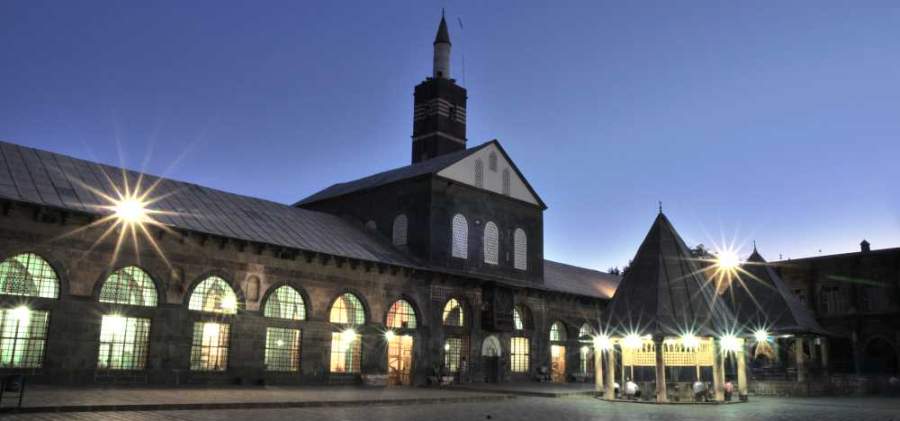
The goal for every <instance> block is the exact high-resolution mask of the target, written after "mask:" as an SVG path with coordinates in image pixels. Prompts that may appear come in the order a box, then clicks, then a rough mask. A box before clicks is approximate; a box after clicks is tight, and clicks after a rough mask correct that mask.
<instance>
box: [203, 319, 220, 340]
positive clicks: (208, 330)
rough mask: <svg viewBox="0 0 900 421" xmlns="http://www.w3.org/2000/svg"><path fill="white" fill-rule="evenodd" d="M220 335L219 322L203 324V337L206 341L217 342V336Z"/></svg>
mask: <svg viewBox="0 0 900 421" xmlns="http://www.w3.org/2000/svg"><path fill="white" fill-rule="evenodd" d="M218 337H219V325H218V324H217V323H204V324H203V339H204V341H203V342H204V343H206V342H217V338H218Z"/></svg>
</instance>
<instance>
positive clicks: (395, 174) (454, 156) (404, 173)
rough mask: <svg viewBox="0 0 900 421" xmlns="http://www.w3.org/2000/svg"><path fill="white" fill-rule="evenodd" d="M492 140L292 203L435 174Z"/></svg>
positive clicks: (330, 188)
mask: <svg viewBox="0 0 900 421" xmlns="http://www.w3.org/2000/svg"><path fill="white" fill-rule="evenodd" d="M492 142H496V140H492V141H490V142H485V143H482V144H481V145H478V146H475V147H473V148H469V149H465V150H461V151H457V152H452V153H448V154H445V155H441V156H438V157H435V158H432V159H429V160H427V161H422V162H418V163H415V164H412V165H407V166H405V167H400V168H394V169H392V170H387V171H384V172H380V173H378V174H374V175H370V176H368V177H363V178H360V179H357V180H353V181H348V182H345V183H337V184H333V185H331V186H329V187H328V188H326V189H324V190H321V191H319V192H318V193H315V194H312V195H310V196H307V197H306V198H304V199H302V200H300V201H299V202H297V203H294V206H298V205H305V204H308V203H313V202H319V201H322V200H326V199H331V198H335V197H338V196H343V195H345V194H350V193H354V192H357V191H361V190H368V189H373V188H376V187H380V186H383V185H386V184H390V183H393V182H396V181H400V180H406V179H409V178H414V177H418V176H420V175H425V174H437V173H438V172H439V171H441V170H443V169H444V168H447V167H448V166H450V165H451V164H453V163H454V162H456V161H459V160H460V159H463V158H465V157H467V156H469V155H471V154H473V153H475V152H477V151H479V150H481V149H482V148H484V147H486V146H487V145H490V144H491V143H492Z"/></svg>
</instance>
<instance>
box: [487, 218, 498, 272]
mask: <svg viewBox="0 0 900 421" xmlns="http://www.w3.org/2000/svg"><path fill="white" fill-rule="evenodd" d="M483 243H484V262H485V263H490V264H492V265H496V264H497V263H498V262H499V257H498V256H499V254H500V230H498V229H497V224H495V223H493V222H491V221H488V223H486V224H484V240H483Z"/></svg>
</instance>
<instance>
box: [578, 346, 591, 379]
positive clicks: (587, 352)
mask: <svg viewBox="0 0 900 421" xmlns="http://www.w3.org/2000/svg"><path fill="white" fill-rule="evenodd" d="M578 363H579V364H578V369H579V371H580V372H581V373H582V374H591V373H593V372H594V352H593V351H592V350H591V347H589V346H587V345H583V346H582V347H581V348H579V349H578Z"/></svg>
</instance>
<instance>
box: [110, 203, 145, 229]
mask: <svg viewBox="0 0 900 421" xmlns="http://www.w3.org/2000/svg"><path fill="white" fill-rule="evenodd" d="M113 212H115V216H116V218H118V219H119V221H121V222H122V223H123V224H125V225H135V224H140V223H143V222H144V221H145V220H146V219H147V204H146V203H144V202H143V201H142V200H141V199H139V198H138V197H135V196H126V197H123V198H121V199H119V200H116V201H115V202H114V203H113Z"/></svg>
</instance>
